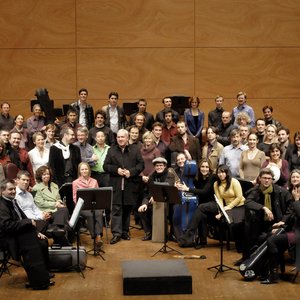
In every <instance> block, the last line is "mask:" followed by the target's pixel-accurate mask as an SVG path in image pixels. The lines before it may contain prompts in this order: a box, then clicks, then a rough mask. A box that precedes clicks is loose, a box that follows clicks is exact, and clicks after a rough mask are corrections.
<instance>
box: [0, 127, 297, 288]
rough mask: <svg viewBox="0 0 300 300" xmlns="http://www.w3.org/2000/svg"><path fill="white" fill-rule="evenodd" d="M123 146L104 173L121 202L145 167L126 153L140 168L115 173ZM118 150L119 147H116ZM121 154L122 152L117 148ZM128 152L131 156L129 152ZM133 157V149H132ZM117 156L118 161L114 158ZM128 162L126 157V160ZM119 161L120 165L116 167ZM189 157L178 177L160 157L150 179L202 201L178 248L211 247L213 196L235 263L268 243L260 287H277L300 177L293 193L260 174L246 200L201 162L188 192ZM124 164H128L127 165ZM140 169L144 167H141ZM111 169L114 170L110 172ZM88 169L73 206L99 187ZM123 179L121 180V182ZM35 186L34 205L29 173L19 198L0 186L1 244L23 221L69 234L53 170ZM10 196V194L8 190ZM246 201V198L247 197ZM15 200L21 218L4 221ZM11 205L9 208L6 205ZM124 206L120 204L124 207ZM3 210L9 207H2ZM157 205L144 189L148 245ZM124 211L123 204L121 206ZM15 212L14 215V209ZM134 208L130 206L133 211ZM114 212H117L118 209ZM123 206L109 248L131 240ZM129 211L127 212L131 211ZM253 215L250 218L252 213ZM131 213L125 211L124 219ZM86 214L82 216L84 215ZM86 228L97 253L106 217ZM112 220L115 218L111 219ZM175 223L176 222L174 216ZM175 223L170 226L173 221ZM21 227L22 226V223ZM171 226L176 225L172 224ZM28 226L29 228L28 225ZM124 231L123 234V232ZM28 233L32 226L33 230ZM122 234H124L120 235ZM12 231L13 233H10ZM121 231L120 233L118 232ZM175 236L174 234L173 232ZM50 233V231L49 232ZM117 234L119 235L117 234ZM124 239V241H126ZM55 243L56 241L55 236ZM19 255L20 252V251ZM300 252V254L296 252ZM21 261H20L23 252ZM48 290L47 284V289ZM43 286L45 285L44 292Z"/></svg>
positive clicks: (223, 174)
mask: <svg viewBox="0 0 300 300" xmlns="http://www.w3.org/2000/svg"><path fill="white" fill-rule="evenodd" d="M117 140H118V142H119V145H123V151H121V152H120V153H115V151H117V149H112V150H113V151H112V152H111V153H110V158H109V159H108V160H107V161H105V164H106V168H111V172H115V176H116V177H117V178H120V179H121V180H120V186H121V188H123V191H122V190H121V191H122V194H121V195H120V196H121V197H122V198H121V201H123V200H122V199H123V197H124V195H123V193H124V181H125V180H124V179H125V178H129V177H130V176H132V175H133V174H134V176H137V175H138V174H139V171H140V169H142V165H138V164H137V161H141V159H140V157H136V158H135V159H137V161H134V162H132V161H131V159H130V158H132V157H131V156H130V155H131V154H132V153H131V154H130V152H129V153H128V155H129V156H128V158H127V163H128V164H132V166H131V168H136V167H137V168H138V169H137V170H136V171H135V172H134V169H131V170H132V174H131V173H130V171H127V169H126V168H123V169H121V168H117V161H118V160H119V159H121V160H122V156H123V155H124V152H125V153H126V151H128V150H129V149H127V148H126V147H127V142H126V134H125V131H124V132H121V133H120V134H119V135H118V136H117ZM115 147H116V148H118V147H117V146H115ZM119 149H122V148H119ZM126 149H127V150H126ZM131 149H132V151H133V152H134V154H136V152H135V151H134V150H136V149H135V148H131ZM116 154H118V155H116ZM123 158H124V157H123ZM115 160H116V161H115ZM185 160H186V158H185V155H184V154H183V153H180V154H179V155H178V156H177V165H178V167H177V169H176V173H177V177H176V175H174V174H175V171H172V170H170V169H171V168H169V169H168V168H167V161H166V159H164V158H162V157H157V158H155V159H154V160H153V162H152V163H153V165H154V169H155V171H154V173H153V174H152V175H151V176H150V178H149V181H148V182H149V183H151V182H168V183H169V184H170V185H175V186H176V187H177V188H178V190H179V191H187V192H190V193H193V194H195V195H198V198H199V206H198V208H197V209H196V211H195V213H194V214H193V217H192V218H191V219H190V221H189V224H188V226H187V229H186V230H185V231H184V233H183V234H182V235H180V236H176V237H177V240H178V243H179V245H180V246H183V247H184V246H191V245H194V244H195V237H196V235H197V231H198V238H199V240H198V243H197V247H198V248H201V247H203V246H205V245H206V244H207V225H208V224H214V225H216V223H217V222H218V220H219V219H220V218H221V214H220V212H219V210H218V207H217V204H216V202H215V199H214V195H216V196H217V198H218V199H219V200H220V201H221V203H223V204H224V209H225V210H226V211H227V213H228V215H229V216H230V217H231V218H232V220H233V224H232V225H231V227H232V228H231V229H232V233H233V237H234V240H235V243H236V249H237V251H238V252H240V253H242V254H243V255H242V258H241V260H239V261H238V262H237V263H241V262H242V261H244V260H245V259H247V258H248V257H249V256H250V254H251V248H252V247H253V246H254V245H257V244H260V243H261V242H262V241H263V240H265V239H266V238H267V241H268V245H269V253H268V255H269V257H270V259H269V261H270V263H269V276H267V277H266V278H265V279H264V280H263V281H262V282H263V283H273V282H276V281H277V277H276V274H275V267H276V265H277V264H278V262H279V259H280V257H281V256H282V253H283V252H284V251H285V250H286V249H287V248H289V247H291V246H292V245H295V244H296V235H295V228H296V229H297V228H299V205H298V203H299V199H300V171H299V170H293V171H292V172H291V176H290V180H289V190H287V189H285V188H283V187H280V186H277V185H276V184H274V183H273V177H274V174H273V172H272V170H270V169H266V168H265V169H262V170H261V171H260V173H259V179H258V182H259V184H257V185H256V186H254V187H253V188H252V189H250V190H249V191H248V192H247V193H246V194H245V195H243V192H242V188H241V185H240V183H239V181H238V180H237V179H235V178H232V176H231V173H230V170H229V168H228V167H227V166H226V165H220V166H219V167H218V168H217V172H216V174H214V173H213V172H212V170H211V165H210V161H209V160H208V159H203V160H201V161H200V163H199V172H198V173H199V174H198V176H197V177H196V179H195V180H194V184H195V187H192V188H190V187H188V186H187V185H186V184H185V182H183V181H180V180H178V178H179V179H180V176H181V172H182V167H183V165H184V163H185ZM123 163H124V161H123ZM140 164H141V162H140ZM108 166H110V167H108ZM90 172H91V171H90V167H89V165H88V164H87V163H81V164H79V168H78V176H79V177H78V179H77V180H75V181H73V184H72V185H73V200H74V202H76V200H77V195H76V191H77V189H78V188H93V187H95V188H96V187H98V183H97V181H96V180H95V179H93V178H91V177H90ZM122 178H123V179H122ZM36 180H37V184H36V185H35V186H34V188H33V192H34V194H35V196H34V199H33V196H32V195H31V193H29V192H27V188H28V186H29V174H28V172H26V171H20V172H19V173H18V176H17V180H16V183H17V184H16V185H17V186H16V189H17V190H16V192H15V186H14V183H13V182H9V181H6V182H5V184H3V185H2V186H1V191H2V198H1V201H0V203H1V205H0V225H1V226H0V228H1V229H0V233H1V238H4V239H6V238H7V237H8V236H9V235H11V234H12V235H13V236H18V235H19V234H22V232H23V231H22V230H23V229H22V230H21V231H20V232H19V228H18V226H14V227H13V228H11V227H10V225H9V224H10V222H12V221H14V222H15V221H16V220H15V218H16V216H17V217H18V218H19V219H20V220H23V219H25V216H26V218H27V219H29V220H32V221H30V222H27V221H26V222H25V221H24V223H26V224H27V223H28V224H29V223H30V224H32V225H34V227H35V228H37V229H38V230H39V232H44V233H46V234H47V229H49V227H50V229H51V228H53V225H54V227H55V230H57V229H58V230H59V229H61V230H62V231H67V220H68V217H69V215H68V212H67V208H66V207H65V206H64V204H63V202H62V201H61V199H60V197H59V193H58V186H57V185H56V184H55V183H54V182H52V178H51V170H50V168H49V167H47V166H42V167H40V168H38V170H37V171H36ZM8 187H9V188H10V191H9V192H8V191H7V193H6V190H7V189H8ZM244 196H245V197H244ZM13 199H16V200H17V202H18V207H19V209H22V214H21V215H20V216H19V214H18V213H17V214H16V215H15V214H13V215H12V214H10V215H9V218H7V216H6V215H5V212H7V202H8V201H11V200H13ZM8 203H10V202H8ZM121 203H122V202H121ZM4 204H5V205H4ZM152 204H153V197H152V196H151V194H150V192H149V191H148V190H147V189H146V190H145V193H144V199H143V202H142V204H141V205H140V207H139V208H138V211H139V212H140V215H141V220H142V225H143V228H144V231H145V236H144V238H143V240H145V241H146V240H150V239H151V234H152V224H151V222H152V216H151V206H152ZM121 205H122V204H121ZM12 208H13V209H14V210H15V208H14V206H12ZM131 208H132V205H130V210H131ZM115 209H116V208H115ZM119 209H120V205H119V204H118V209H117V210H116V212H114V213H115V214H116V213H117V220H118V222H120V223H117V224H115V225H114V228H115V229H114V231H113V232H115V235H114V236H113V239H112V241H111V244H114V243H115V242H118V241H119V240H120V238H123V239H130V238H127V237H129V234H128V233H129V231H128V215H127V214H126V215H125V218H124V220H123V219H122V218H123V217H122V214H120V213H119ZM128 210H129V209H128ZM249 211H251V214H249V213H248V212H249ZM126 212H127V208H126V207H125V213H126ZM85 213H86V212H82V214H83V215H84V214H85ZM87 213H88V214H87V215H86V217H87V222H88V228H89V230H90V233H91V236H92V238H95V239H96V245H97V247H98V248H100V247H101V246H102V240H101V236H102V212H101V211H97V212H96V221H97V222H96V228H95V232H94V230H93V226H92V224H93V223H92V222H93V220H92V218H91V212H87ZM113 216H114V214H113ZM170 218H172V216H170ZM171 221H172V220H171ZM21 223H22V222H21ZM171 223H172V222H171ZM26 226H27V225H26ZM122 226H123V229H122ZM280 226H286V228H287V232H286V233H284V234H282V235H280V236H278V237H277V236H273V235H272V231H273V230H274V229H276V228H278V227H280ZM29 227H30V226H29ZM119 228H120V229H119ZM11 230H13V231H11ZM117 230H119V231H117ZM171 230H174V228H173V229H171ZM50 231H51V230H50ZM118 232H119V234H117V233H118ZM125 235H126V236H125ZM37 236H39V237H43V238H44V235H43V234H42V233H38V235H37ZM53 237H54V238H55V236H53ZM57 239H58V243H60V244H69V243H70V241H68V235H67V234H66V235H63V236H62V235H59V236H58V237H57ZM17 251H21V250H18V249H17ZM298 251H299V249H298ZM18 255H21V256H22V253H21V252H19V253H18ZM46 285H47V284H46ZM44 286H45V285H43V287H44Z"/></svg>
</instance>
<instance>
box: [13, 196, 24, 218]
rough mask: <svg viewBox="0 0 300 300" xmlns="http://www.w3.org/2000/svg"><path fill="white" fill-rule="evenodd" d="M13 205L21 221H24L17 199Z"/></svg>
mask: <svg viewBox="0 0 300 300" xmlns="http://www.w3.org/2000/svg"><path fill="white" fill-rule="evenodd" d="M12 204H13V207H14V210H15V212H16V213H17V215H18V217H19V219H20V220H22V215H21V212H20V210H19V207H18V205H17V201H16V199H14V200H12Z"/></svg>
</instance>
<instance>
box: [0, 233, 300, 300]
mask: <svg viewBox="0 0 300 300" xmlns="http://www.w3.org/2000/svg"><path fill="white" fill-rule="evenodd" d="M131 236H132V239H131V240H130V241H121V242H119V243H118V244H116V245H109V244H106V243H105V244H104V250H105V252H106V253H105V254H104V257H105V261H103V260H102V259H101V258H100V257H94V256H90V255H89V256H88V265H89V266H92V267H93V268H94V269H93V270H89V269H86V270H85V271H84V275H85V278H83V277H82V276H81V275H80V273H77V272H69V273H56V277H55V282H56V284H55V286H53V287H51V288H50V289H49V290H47V291H32V290H27V289H25V287H24V284H25V282H26V274H25V272H24V270H23V269H22V268H21V267H18V268H17V267H10V272H11V276H10V275H8V274H4V275H3V276H2V278H1V279H0V299H1V300H3V299H10V300H11V299H13V300H19V299H20V300H21V299H22V300H24V299H32V300H35V299H43V300H44V299H51V300H57V299H58V300H60V299H63V300H68V299H72V300H75V299H81V300H84V299H102V300H110V299H128V300H130V299H139V300H140V299H164V300H169V299H180V300H184V299H222V300H226V299H230V300H234V299H255V300H259V299H264V300H268V299H282V300H283V299H299V295H300V276H299V278H297V280H296V284H292V283H290V282H284V281H281V282H280V283H278V284H273V285H268V286H265V285H261V284H260V282H259V281H253V282H245V281H244V280H243V278H242V277H241V275H240V273H239V272H235V271H228V272H224V273H221V274H219V275H218V276H217V278H216V279H214V275H215V270H210V271H209V270H207V268H208V267H211V266H214V265H216V264H218V263H219V259H220V248H219V244H218V242H217V241H214V240H209V245H208V247H206V248H204V249H201V250H195V249H192V248H189V249H179V248H178V247H177V245H176V244H175V243H173V242H170V243H169V245H170V246H172V247H174V248H176V249H179V250H180V251H181V252H183V253H184V254H196V255H205V256H206V257H207V258H206V259H203V260H195V259H190V260H186V262H187V265H188V268H189V270H190V272H191V274H192V279H193V294H192V295H161V296H123V287H122V270H121V262H122V261H125V260H137V259H153V260H166V259H174V257H173V255H174V253H172V252H171V253H158V254H157V255H156V256H155V257H153V258H152V257H151V255H152V254H154V253H155V252H156V251H157V250H158V249H159V248H160V247H161V246H162V245H161V244H159V243H152V242H142V241H141V238H142V236H143V231H142V230H138V229H132V230H131ZM81 237H82V244H83V245H84V246H86V248H87V249H90V247H91V245H92V242H91V240H90V238H89V236H88V235H85V234H81ZM109 237H111V234H110V232H109ZM238 258H240V255H239V254H237V253H236V252H235V251H234V250H230V251H227V250H225V251H224V264H226V265H229V266H232V267H233V265H232V264H233V262H234V261H235V260H237V259H238ZM291 268H292V266H287V272H289V271H290V270H291ZM297 295H298V296H297Z"/></svg>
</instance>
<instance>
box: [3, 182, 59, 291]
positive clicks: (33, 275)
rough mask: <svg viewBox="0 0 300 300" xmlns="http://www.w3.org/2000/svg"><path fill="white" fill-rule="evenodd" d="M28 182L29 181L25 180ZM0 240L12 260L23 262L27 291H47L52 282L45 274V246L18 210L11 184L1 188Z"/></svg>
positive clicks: (28, 220)
mask: <svg viewBox="0 0 300 300" xmlns="http://www.w3.org/2000/svg"><path fill="white" fill-rule="evenodd" d="M28 180H29V179H28ZM0 190H1V197H0V240H1V244H4V246H5V247H7V248H8V250H9V252H10V254H11V256H12V257H13V259H16V260H18V259H19V258H20V257H21V258H22V262H23V266H24V269H25V271H26V273H27V276H28V279H29V285H27V286H28V287H29V286H30V287H32V288H33V289H47V288H48V287H49V286H50V285H53V284H54V282H51V281H50V277H52V275H51V274H49V273H48V270H47V264H48V242H47V239H46V237H45V236H44V235H43V234H41V233H39V232H38V231H37V230H36V222H35V221H34V220H32V219H28V218H27V217H26V215H25V214H24V213H23V212H22V210H21V209H20V208H19V207H18V205H17V203H16V200H15V194H16V186H15V184H14V182H13V181H10V180H4V181H2V182H1V185H0Z"/></svg>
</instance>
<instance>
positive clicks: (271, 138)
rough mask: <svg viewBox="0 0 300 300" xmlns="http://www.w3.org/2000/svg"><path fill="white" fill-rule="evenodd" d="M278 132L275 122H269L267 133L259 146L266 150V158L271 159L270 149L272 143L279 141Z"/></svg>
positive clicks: (260, 148)
mask: <svg viewBox="0 0 300 300" xmlns="http://www.w3.org/2000/svg"><path fill="white" fill-rule="evenodd" d="M276 132H277V127H276V126H275V125H273V124H269V125H268V126H267V127H266V133H265V136H264V140H263V142H262V143H259V144H258V146H257V148H258V149H259V150H262V151H264V152H265V154H266V159H269V150H270V146H271V144H273V143H277V142H278V139H277V133H276Z"/></svg>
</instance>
